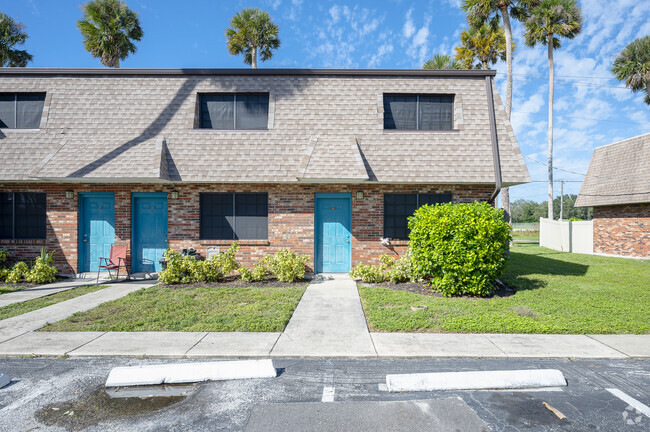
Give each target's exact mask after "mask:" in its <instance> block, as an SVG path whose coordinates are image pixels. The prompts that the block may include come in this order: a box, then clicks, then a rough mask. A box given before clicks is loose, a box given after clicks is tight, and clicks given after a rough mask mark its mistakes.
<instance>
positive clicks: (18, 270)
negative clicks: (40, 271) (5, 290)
mask: <svg viewBox="0 0 650 432" xmlns="http://www.w3.org/2000/svg"><path fill="white" fill-rule="evenodd" d="M28 274H29V266H27V264H25V263H24V262H23V261H20V262H17V263H16V264H15V265H14V266H13V267H12V268H11V270H10V271H9V274H8V275H7V278H6V281H7V283H18V282H21V281H23V280H24V279H25V277H26V276H27V275H28Z"/></svg>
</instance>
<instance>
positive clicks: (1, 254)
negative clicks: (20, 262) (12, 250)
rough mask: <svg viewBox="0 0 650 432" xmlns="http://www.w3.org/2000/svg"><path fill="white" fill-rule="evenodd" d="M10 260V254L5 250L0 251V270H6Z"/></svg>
mask: <svg viewBox="0 0 650 432" xmlns="http://www.w3.org/2000/svg"><path fill="white" fill-rule="evenodd" d="M7 258H9V252H7V251H6V250H4V249H0V268H4V264H5V262H6V261H7Z"/></svg>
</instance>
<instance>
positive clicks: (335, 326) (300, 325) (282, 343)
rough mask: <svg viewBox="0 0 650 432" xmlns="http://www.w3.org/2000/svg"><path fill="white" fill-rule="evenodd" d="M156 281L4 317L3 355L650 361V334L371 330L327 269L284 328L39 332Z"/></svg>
mask: <svg viewBox="0 0 650 432" xmlns="http://www.w3.org/2000/svg"><path fill="white" fill-rule="evenodd" d="M153 283H155V282H154V281H138V282H128V283H119V284H114V285H110V286H109V288H106V289H103V290H100V291H96V292H94V293H90V294H86V295H84V296H80V297H77V298H75V299H72V300H68V301H65V302H61V303H58V304H56V305H52V306H48V307H46V308H43V309H39V310H36V311H33V312H29V313H26V314H23V315H20V316H17V317H13V318H9V319H6V320H2V321H0V356H17V355H52V356H60V355H69V356H77V357H85V356H110V357H119V356H128V357H140V356H147V357H185V358H203V357H224V358H225V357H230V358H258V357H269V356H271V357H326V358H340V357H357V358H359V357H361V358H441V357H465V358H571V359H604V358H608V359H627V358H647V359H650V335H544V334H531V335H529V334H449V333H369V332H368V328H367V326H366V320H365V317H364V314H363V310H362V308H361V302H360V300H359V295H358V292H357V288H356V285H355V284H354V282H353V281H351V280H350V279H349V278H348V277H347V276H343V275H322V276H318V277H317V278H315V279H314V280H313V281H312V283H311V284H310V285H309V286H308V287H307V290H306V291H305V294H304V295H303V297H302V299H301V301H300V303H299V304H298V307H297V308H296V310H295V312H294V314H293V317H292V318H291V320H290V321H289V324H288V325H287V328H286V329H285V331H284V333H243V332H242V333H238V332H232V333H215V332H33V330H36V329H38V328H41V327H42V326H44V325H45V324H46V323H47V322H56V321H58V320H61V319H65V318H67V317H68V316H70V315H72V314H73V313H75V312H80V311H85V310H88V309H91V308H93V307H95V306H97V305H99V304H101V303H103V302H106V301H109V300H113V299H116V298H119V297H123V296H125V295H127V294H128V293H130V292H132V291H135V290H138V289H140V288H143V287H145V286H150V285H152V284H153Z"/></svg>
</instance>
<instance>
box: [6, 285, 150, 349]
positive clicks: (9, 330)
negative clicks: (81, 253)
mask: <svg viewBox="0 0 650 432" xmlns="http://www.w3.org/2000/svg"><path fill="white" fill-rule="evenodd" d="M154 283H155V281H146V282H143V281H137V282H121V283H117V284H112V285H109V286H108V288H104V289H101V290H99V291H95V292H92V293H89V294H85V295H82V296H79V297H75V298H73V299H70V300H66V301H63V302H60V303H57V304H53V305H52V306H47V307H44V308H41V309H37V310H35V311H32V312H27V313H25V314H22V315H18V316H15V317H12V318H7V319H5V320H2V321H0V342H5V341H8V340H10V339H13V338H15V337H17V336H20V335H22V334H25V333H28V332H31V331H34V330H37V329H39V328H41V327H43V326H44V325H45V324H47V323H52V322H56V321H60V320H62V319H65V318H67V317H69V316H70V315H72V314H74V313H75V312H83V311H86V310H88V309H92V308H94V307H97V306H98V305H100V304H102V303H105V302H107V301H110V300H115V299H117V298H120V297H124V296H125V295H127V294H128V293H130V292H133V291H136V290H139V289H141V288H144V287H146V286H151V285H153V284H154ZM86 285H87V283H86Z"/></svg>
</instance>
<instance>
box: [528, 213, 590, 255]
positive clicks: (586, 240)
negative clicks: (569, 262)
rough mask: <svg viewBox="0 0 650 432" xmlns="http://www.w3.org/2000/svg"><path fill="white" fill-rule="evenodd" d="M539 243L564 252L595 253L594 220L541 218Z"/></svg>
mask: <svg viewBox="0 0 650 432" xmlns="http://www.w3.org/2000/svg"><path fill="white" fill-rule="evenodd" d="M539 245H540V246H542V247H545V248H549V249H555V250H558V251H562V252H575V253H583V254H592V253H594V223H593V221H576V222H571V221H555V220H548V219H545V218H540V219H539Z"/></svg>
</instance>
